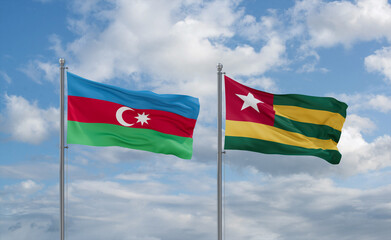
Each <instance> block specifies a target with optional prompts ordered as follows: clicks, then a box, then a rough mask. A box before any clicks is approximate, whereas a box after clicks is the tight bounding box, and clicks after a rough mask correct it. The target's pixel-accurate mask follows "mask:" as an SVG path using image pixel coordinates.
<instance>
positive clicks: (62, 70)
mask: <svg viewBox="0 0 391 240" xmlns="http://www.w3.org/2000/svg"><path fill="white" fill-rule="evenodd" d="M64 65H65V60H64V59H63V58H60V239H61V240H64V236H65V234H64V233H65V231H64V226H65V216H64V148H65V146H64V135H65V134H64V129H65V127H64V71H65V67H64Z"/></svg>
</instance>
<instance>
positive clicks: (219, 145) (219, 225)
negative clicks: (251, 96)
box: [217, 63, 223, 240]
mask: <svg viewBox="0 0 391 240" xmlns="http://www.w3.org/2000/svg"><path fill="white" fill-rule="evenodd" d="M222 69H223V64H221V63H219V64H217V97H218V106H217V112H218V116H217V129H218V132H217V138H218V140H217V148H218V150H217V238H218V240H222V239H223V238H222V237H223V208H222V153H223V152H222V146H223V143H222V115H223V106H222V105H223V104H222V95H223V94H222V75H223V73H222V72H221V70H222Z"/></svg>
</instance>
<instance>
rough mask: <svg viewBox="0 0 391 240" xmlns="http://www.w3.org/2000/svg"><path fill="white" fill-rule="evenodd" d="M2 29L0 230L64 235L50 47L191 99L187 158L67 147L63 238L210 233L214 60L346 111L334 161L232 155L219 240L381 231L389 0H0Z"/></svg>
mask: <svg viewBox="0 0 391 240" xmlns="http://www.w3.org/2000/svg"><path fill="white" fill-rule="evenodd" d="M0 26H1V27H0V36H1V38H0V43H1V44H0V143H1V144H0V153H1V154H0V238H1V239H16V240H17V239H26V238H30V239H43V240H46V239H48V240H49V239H50V240H51V239H57V238H58V237H59V233H58V231H59V200H58V198H59V196H58V171H59V164H58V162H59V149H58V145H59V64H58V59H59V58H60V57H62V58H65V59H66V63H67V64H66V65H67V67H68V68H69V71H70V72H72V73H75V74H77V75H80V76H83V77H85V78H88V79H91V80H94V81H99V82H104V83H108V84H112V85H115V86H120V87H124V88H128V89H134V90H151V91H154V92H157V93H179V94H188V95H192V96H195V97H198V98H199V99H200V103H201V111H200V116H199V120H198V122H197V126H196V129H195V134H194V156H193V159H192V160H190V161H187V160H182V159H179V158H176V157H173V156H165V155H159V154H153V153H148V152H141V151H134V150H130V149H123V148H117V147H108V148H97V147H88V146H79V145H70V146H69V149H68V150H67V152H66V159H67V210H66V213H67V219H66V222H67V232H66V234H67V237H68V238H69V239H83V240H86V239H87V240H88V239H137V240H140V239H141V240H157V239H161V240H163V239H170V240H172V239H189V240H191V239H214V238H216V234H217V233H216V229H217V227H216V214H217V213H216V171H217V170H216V155H217V154H216V145H217V141H216V135H217V129H216V125H217V123H216V118H217V116H216V109H217V106H216V102H217V98H216V92H217V89H216V88H217V86H216V64H217V63H218V62H221V63H222V64H223V65H224V68H223V71H225V72H226V73H227V75H228V76H230V77H232V78H234V79H235V80H237V81H239V82H241V83H243V84H246V85H248V86H251V87H254V88H257V89H260V90H265V91H270V92H272V93H300V94H308V95H315V96H333V97H335V98H337V99H339V100H341V101H344V102H346V103H347V104H348V105H349V108H348V115H347V119H346V123H345V126H344V128H343V132H342V137H341V140H340V142H339V144H338V147H339V150H340V152H341V153H342V160H341V163H340V164H339V165H336V166H335V165H331V164H328V163H327V162H326V161H324V160H322V159H319V158H315V157H308V156H306V157H304V156H280V155H264V154H258V153H251V152H240V151H227V154H225V155H224V161H225V165H224V166H225V170H224V171H225V188H224V189H225V208H224V209H225V218H224V219H225V239H270V240H274V239H275V240H277V239H278V240H280V239H290V240H292V239H293V240H295V239H300V240H302V239H321V240H322V239H387V237H388V236H389V235H390V234H391V230H390V228H389V225H390V221H391V177H390V176H391V168H390V166H391V124H390V116H391V115H390V114H391V64H390V62H391V33H390V31H389V29H391V3H390V2H389V1H386V0H355V1H322V0H302V1H294V0H290V1H288V0H284V1H272V0H267V1H255V0H250V1H240V0H226V1H219V0H216V1H201V0H174V1H168V0H167V1H165V0H159V1H158V0H156V1H152V0H151V1H136V0H135V1H125V0H111V1H109V0H107V1H104V0H89V1H62V0H40V1H39V0H36V1H1V3H0Z"/></svg>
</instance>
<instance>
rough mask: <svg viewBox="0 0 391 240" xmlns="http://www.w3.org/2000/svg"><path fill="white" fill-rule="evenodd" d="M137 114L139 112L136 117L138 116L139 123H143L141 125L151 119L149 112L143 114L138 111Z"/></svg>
mask: <svg viewBox="0 0 391 240" xmlns="http://www.w3.org/2000/svg"><path fill="white" fill-rule="evenodd" d="M137 114H138V116H137V117H135V118H137V123H141V126H143V125H144V123H146V124H148V120H151V119H150V118H149V117H148V115H149V114H145V113H143V114H140V113H137Z"/></svg>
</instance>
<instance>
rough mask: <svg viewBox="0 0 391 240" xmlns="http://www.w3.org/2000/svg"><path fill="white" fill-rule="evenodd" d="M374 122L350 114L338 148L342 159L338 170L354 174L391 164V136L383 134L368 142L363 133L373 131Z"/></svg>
mask: <svg viewBox="0 0 391 240" xmlns="http://www.w3.org/2000/svg"><path fill="white" fill-rule="evenodd" d="M374 128H375V125H374V123H373V122H372V121H371V120H370V119H368V118H363V117H360V116H357V115H354V114H351V115H348V116H347V118H346V123H345V126H344V128H343V130H342V135H341V140H340V142H339V144H338V148H339V150H340V151H341V153H342V156H343V157H342V160H341V163H340V168H339V169H338V171H339V172H340V173H342V174H348V175H354V174H358V173H365V172H369V171H372V170H379V169H382V168H385V167H389V166H391V136H389V135H383V136H379V137H377V138H375V139H374V140H373V141H372V142H367V141H366V140H365V139H364V137H363V136H362V133H365V132H368V131H372V130H373V129H374Z"/></svg>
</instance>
